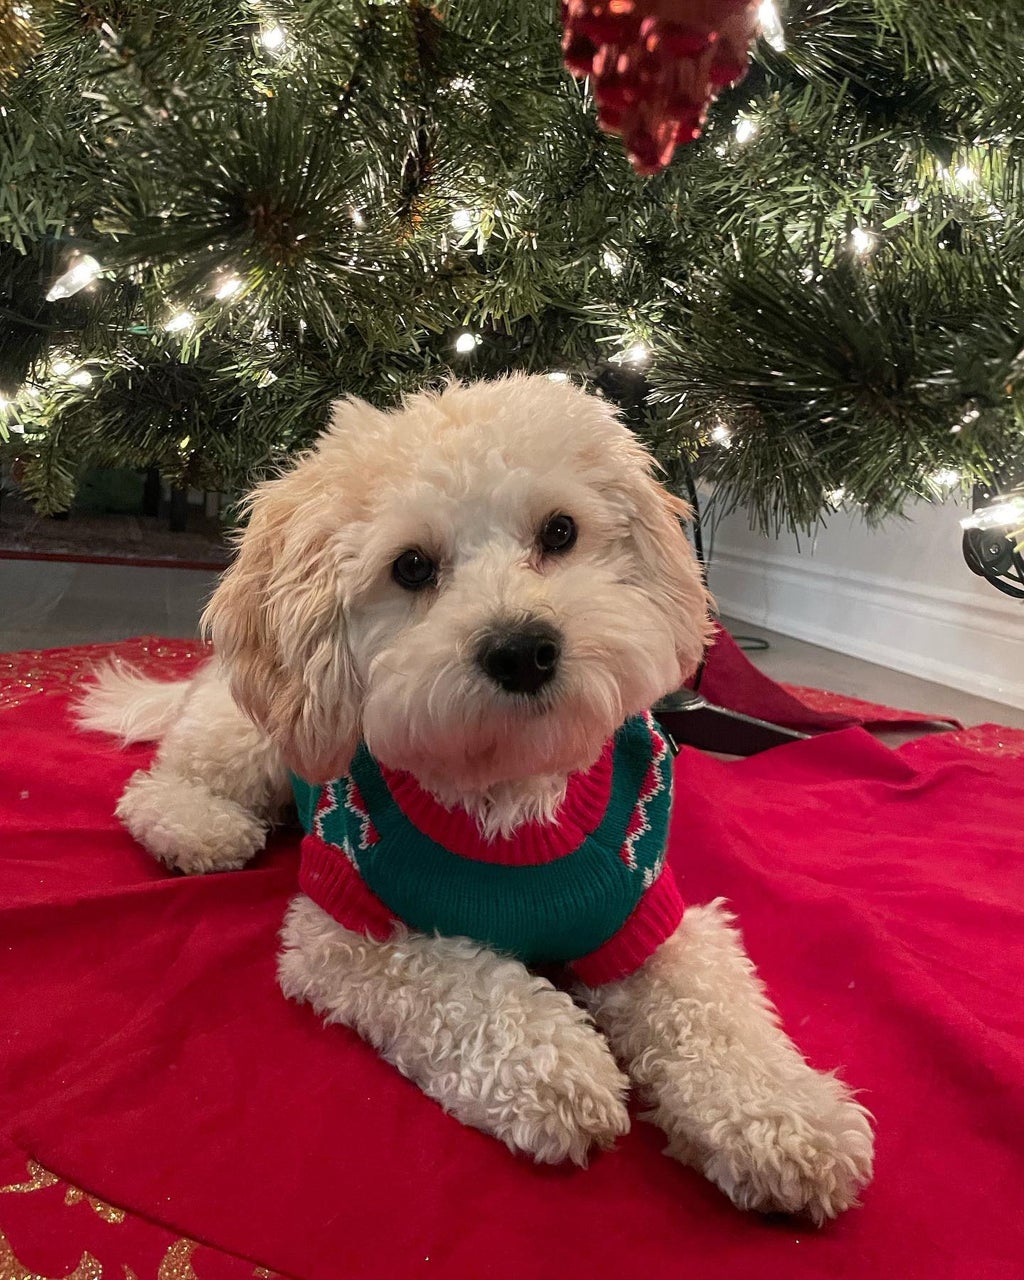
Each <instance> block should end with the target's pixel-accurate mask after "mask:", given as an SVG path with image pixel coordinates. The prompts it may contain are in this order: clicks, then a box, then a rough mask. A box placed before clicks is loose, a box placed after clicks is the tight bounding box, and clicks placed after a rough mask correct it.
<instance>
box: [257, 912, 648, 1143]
mask: <svg viewBox="0 0 1024 1280" xmlns="http://www.w3.org/2000/svg"><path fill="white" fill-rule="evenodd" d="M282 937H283V940H284V950H283V952H282V954H281V958H280V962H279V966H278V974H279V977H280V981H281V987H282V989H283V990H284V993H285V995H287V996H289V997H291V998H293V999H297V1000H307V1001H308V1002H309V1003H310V1004H311V1005H312V1006H313V1008H314V1009H316V1011H317V1012H318V1013H320V1014H322V1015H323V1017H324V1021H325V1022H338V1023H341V1024H342V1025H344V1026H347V1027H352V1028H353V1029H354V1030H355V1031H357V1032H358V1033H359V1034H360V1035H361V1036H362V1037H363V1038H364V1039H365V1040H368V1041H369V1042H370V1043H371V1044H372V1045H374V1047H375V1048H376V1049H378V1050H379V1052H380V1053H381V1054H382V1056H383V1057H384V1058H386V1059H387V1060H388V1061H389V1062H391V1063H393V1064H394V1065H395V1066H396V1067H398V1069H399V1070H400V1071H401V1072H402V1074H403V1075H406V1076H408V1077H409V1078H410V1079H411V1080H413V1081H415V1083H416V1084H418V1085H419V1087H420V1088H421V1089H422V1090H423V1092H424V1093H425V1094H427V1096H428V1097H430V1098H434V1099H436V1101H438V1102H440V1103H441V1105H442V1106H443V1107H444V1108H445V1110H446V1111H449V1112H450V1113H451V1114H452V1115H454V1116H455V1117H456V1118H457V1119H459V1120H461V1121H462V1123H463V1124H466V1125H470V1126H472V1127H473V1128H475V1129H482V1130H483V1131H484V1132H485V1133H490V1134H493V1135H494V1137H496V1138H499V1139H500V1140H501V1141H502V1142H504V1143H505V1144H506V1145H507V1146H508V1147H510V1148H512V1149H513V1150H518V1151H525V1152H527V1153H528V1154H529V1155H531V1156H533V1158H534V1159H535V1160H538V1161H543V1162H545V1163H555V1162H557V1161H561V1160H565V1159H567V1158H568V1159H570V1160H574V1161H575V1162H576V1163H577V1164H581V1165H582V1164H585V1163H586V1159H587V1152H588V1149H589V1148H590V1147H591V1146H592V1145H596V1146H599V1147H610V1146H611V1145H612V1144H613V1143H614V1141H615V1139H616V1138H617V1137H618V1136H619V1135H620V1134H623V1133H625V1132H626V1130H627V1129H628V1127H629V1117H628V1115H627V1112H626V1108H625V1105H624V1101H623V1099H624V1096H625V1093H626V1090H627V1089H628V1081H627V1080H626V1078H625V1076H624V1075H623V1074H622V1072H621V1071H620V1070H619V1068H618V1067H617V1066H616V1063H615V1059H614V1058H613V1057H612V1054H611V1051H610V1050H609V1048H608V1045H607V1044H606V1042H605V1040H604V1039H603V1037H602V1036H601V1035H600V1033H599V1032H598V1031H597V1030H596V1029H595V1028H594V1026H593V1025H592V1024H591V1023H590V1021H589V1020H588V1018H587V1015H586V1013H585V1012H584V1011H583V1010H582V1009H580V1008H579V1007H578V1006H577V1005H575V1004H574V1003H573V1001H572V1000H571V999H570V997H569V996H568V995H566V994H565V992H562V991H557V990H556V989H555V988H554V987H553V986H552V985H551V984H550V983H549V982H548V981H547V980H546V979H544V978H539V977H536V976H534V975H532V974H530V973H529V971H528V970H527V969H526V968H525V967H524V966H523V965H521V964H520V963H519V962H518V961H517V960H512V959H508V958H506V957H501V956H498V955H496V954H495V953H494V952H492V951H490V950H489V949H488V948H486V947H481V946H479V945H477V944H476V943H473V942H470V941H469V940H468V939H465V938H438V937H425V936H424V935H422V934H415V933H409V934H405V935H404V936H399V937H396V938H395V939H394V940H392V941H389V942H375V941H373V940H372V939H368V938H365V937H363V936H361V935H359V934H355V933H351V932H350V931H349V930H347V929H344V928H342V926H341V925H339V924H337V923H336V922H335V921H334V920H333V919H332V917H331V916H329V915H327V913H326V912H324V911H322V910H321V909H320V908H319V907H318V906H316V905H315V904H314V903H313V902H311V901H310V900H309V899H308V898H306V897H303V896H301V895H300V896H299V897H297V898H296V899H295V900H294V901H293V903H292V905H291V907H290V908H289V912H288V916H287V918H286V921H285V926H284V931H283V934H282Z"/></svg>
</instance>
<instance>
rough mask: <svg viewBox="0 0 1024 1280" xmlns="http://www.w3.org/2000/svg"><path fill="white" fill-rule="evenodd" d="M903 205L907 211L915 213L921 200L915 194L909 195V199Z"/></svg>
mask: <svg viewBox="0 0 1024 1280" xmlns="http://www.w3.org/2000/svg"><path fill="white" fill-rule="evenodd" d="M903 207H904V209H906V211H907V213H917V211H918V209H920V207H921V201H920V200H918V198H917V196H911V197H910V199H909V200H907V201H906V202H905V203H904V205H903Z"/></svg>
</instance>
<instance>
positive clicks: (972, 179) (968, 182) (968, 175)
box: [953, 164, 978, 187]
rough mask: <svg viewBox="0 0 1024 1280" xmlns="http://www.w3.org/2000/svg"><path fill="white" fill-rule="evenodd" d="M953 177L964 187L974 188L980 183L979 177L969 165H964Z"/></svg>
mask: <svg viewBox="0 0 1024 1280" xmlns="http://www.w3.org/2000/svg"><path fill="white" fill-rule="evenodd" d="M953 177H954V178H956V180H957V182H959V183H960V185H961V186H962V187H973V186H974V184H975V183H976V182H977V181H978V175H977V174H976V173H975V172H974V170H973V169H972V168H971V166H970V165H969V164H962V165H961V166H960V167H959V169H957V170H956V172H955V173H954V174H953Z"/></svg>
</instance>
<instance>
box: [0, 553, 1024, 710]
mask: <svg viewBox="0 0 1024 1280" xmlns="http://www.w3.org/2000/svg"><path fill="white" fill-rule="evenodd" d="M215 580H216V575H215V574H214V573H213V572H200V571H196V570H189V569H143V568H135V567H131V566H122V565H94V564H69V563H64V562H54V561H33V560H0V652H4V653H6V652H10V651H12V650H15V649H43V648H50V647H54V646H59V645H72V644H88V643H93V642H99V641H108V640H121V639H125V638H126V637H128V636H134V635H141V634H151V635H164V636H192V635H195V633H196V626H197V623H198V619H199V614H200V612H201V611H202V608H203V604H204V603H205V601H206V599H207V597H208V596H209V594H210V591H211V590H212V588H213V584H214V582H215ZM725 621H726V625H727V626H729V629H730V630H731V631H732V632H733V634H735V635H749V636H761V637H766V638H768V639H769V640H770V642H771V647H770V648H769V649H768V650H767V651H765V652H761V653H751V654H750V657H751V658H752V660H753V661H754V662H755V663H756V664H757V665H758V666H759V667H761V668H762V670H764V671H765V672H767V674H768V675H770V676H772V677H773V678H775V679H777V680H789V681H792V682H793V683H796V684H806V685H815V686H817V687H819V688H826V689H833V690H835V691H836V692H838V693H849V694H852V695H854V696H856V697H860V698H867V699H869V700H871V701H872V702H882V703H887V704H890V705H892V706H899V707H906V708H908V709H910V710H914V711H930V712H934V713H937V714H945V715H951V716H955V717H956V718H957V719H959V720H962V721H963V722H964V723H965V724H980V723H984V722H986V721H991V722H994V723H997V724H1006V725H1012V726H1014V727H1015V728H1024V710H1018V709H1016V708H1013V707H1007V706H1004V705H1003V704H1002V703H997V702H989V701H987V700H986V699H984V698H976V697H974V696H973V695H971V694H966V693H962V692H960V691H959V690H956V689H950V688H948V687H947V686H945V685H938V684H932V683H930V682H929V681H927V680H918V679H917V678H916V677H914V676H907V675H903V674H901V673H900V672H898V671H891V670H889V669H888V668H886V667H879V666H875V665H874V664H873V663H869V662H862V661H860V660H859V659H857V658H848V657H846V656H844V655H843V654H838V653H833V652H832V651H831V650H829V649H822V648H819V647H818V646H816V645H810V644H805V643H803V641H800V640H793V639H790V638H789V637H788V636H780V635H775V634H773V633H770V632H766V631H764V630H762V629H761V628H759V627H756V626H753V625H750V624H747V623H731V622H729V620H728V619H726V620H725Z"/></svg>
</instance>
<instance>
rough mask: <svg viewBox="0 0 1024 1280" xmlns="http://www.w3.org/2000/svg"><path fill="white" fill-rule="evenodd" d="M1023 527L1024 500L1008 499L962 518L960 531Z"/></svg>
mask: <svg viewBox="0 0 1024 1280" xmlns="http://www.w3.org/2000/svg"><path fill="white" fill-rule="evenodd" d="M1021 525H1024V498H1008V499H1007V500H1006V501H1004V502H997V503H995V504H994V505H993V506H991V507H982V508H981V509H980V510H978V511H972V512H971V514H970V515H969V516H964V518H963V519H962V520H961V521H960V527H961V529H1019V528H1020V527H1021Z"/></svg>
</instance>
